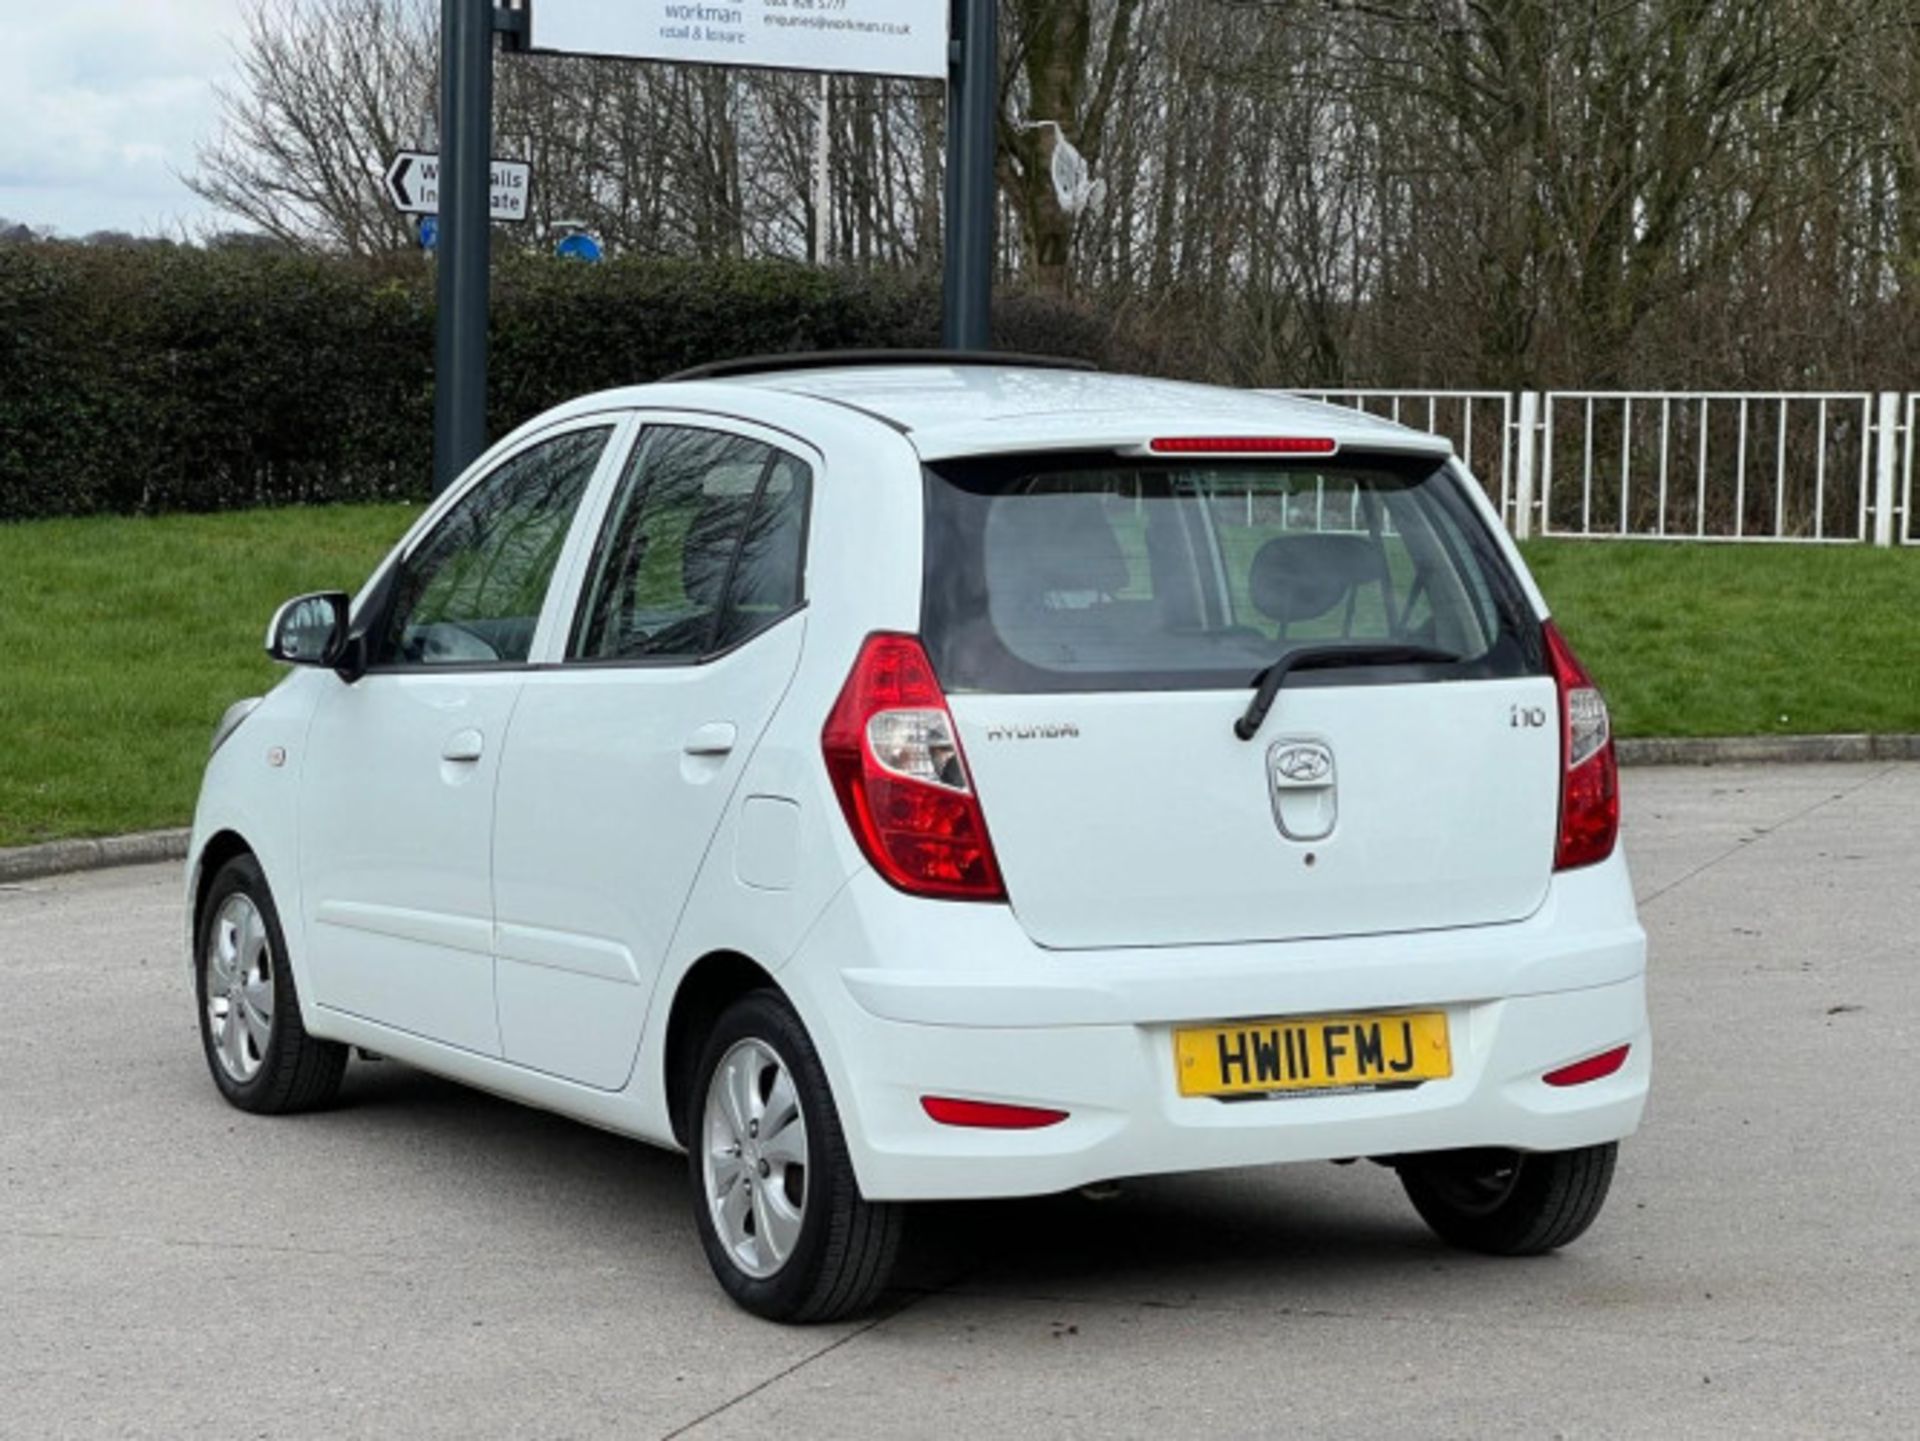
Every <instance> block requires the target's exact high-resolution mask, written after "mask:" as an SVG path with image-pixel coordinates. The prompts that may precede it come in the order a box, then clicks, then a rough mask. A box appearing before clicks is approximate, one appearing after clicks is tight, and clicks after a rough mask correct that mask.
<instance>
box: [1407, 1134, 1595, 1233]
mask: <svg viewBox="0 0 1920 1441" xmlns="http://www.w3.org/2000/svg"><path fill="white" fill-rule="evenodd" d="M1619 1151H1620V1147H1619V1145H1618V1144H1617V1143H1615V1142H1611V1141H1610V1142H1608V1143H1607V1144H1606V1145H1604V1146H1586V1147H1583V1148H1582V1149H1580V1150H1577V1151H1541V1152H1529V1151H1497V1150H1478V1151H1444V1152H1439V1153H1436V1154H1433V1155H1427V1156H1410V1157H1407V1158H1405V1159H1404V1160H1402V1161H1401V1162H1400V1163H1399V1171H1400V1184H1401V1185H1402V1186H1404V1187H1405V1188H1406V1192H1407V1196H1408V1199H1410V1200H1411V1201H1412V1202H1413V1206H1414V1209H1415V1210H1416V1211H1418V1212H1419V1213H1420V1218H1421V1219H1422V1220H1423V1221H1425V1222H1426V1223H1427V1225H1428V1226H1430V1227H1432V1229H1433V1232H1434V1234H1435V1235H1437V1236H1439V1237H1440V1239H1441V1240H1443V1241H1445V1242H1446V1243H1447V1244H1448V1245H1451V1246H1457V1247H1459V1248H1460V1249H1462V1250H1466V1251H1480V1252H1484V1253H1485V1254H1487V1255H1490V1256H1538V1255H1541V1254H1543V1253H1544V1252H1547V1251H1553V1250H1558V1249H1559V1248H1560V1247H1562V1246H1564V1245H1566V1244H1567V1243H1568V1242H1570V1241H1573V1240H1576V1239H1577V1238H1578V1237H1579V1236H1580V1234H1581V1233H1582V1232H1583V1231H1585V1230H1586V1229H1587V1227H1589V1226H1591V1225H1592V1224H1593V1222H1594V1218H1595V1217H1596V1216H1598V1215H1599V1214H1600V1208H1601V1206H1603V1205H1604V1204H1605V1203H1606V1199H1607V1191H1608V1189H1609V1188H1610V1187H1611V1186H1612V1184H1613V1167H1614V1161H1615V1159H1616V1157H1617V1156H1618V1155H1619Z"/></svg>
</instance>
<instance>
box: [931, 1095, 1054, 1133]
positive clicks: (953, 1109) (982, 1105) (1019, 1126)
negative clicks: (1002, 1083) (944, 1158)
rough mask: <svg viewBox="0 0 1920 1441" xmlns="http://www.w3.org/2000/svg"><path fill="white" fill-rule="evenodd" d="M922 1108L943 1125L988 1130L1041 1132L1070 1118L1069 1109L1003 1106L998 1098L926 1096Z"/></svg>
mask: <svg viewBox="0 0 1920 1441" xmlns="http://www.w3.org/2000/svg"><path fill="white" fill-rule="evenodd" d="M920 1107H921V1109H922V1110H924V1111H925V1112H926V1113H927V1114H928V1115H929V1116H931V1117H933V1119H934V1120H936V1121H938V1122H939V1123H940V1124H941V1125H943V1126H973V1127H976V1128H978V1129H981V1130H987V1131H1037V1130H1039V1129H1040V1128H1041V1127H1042V1126H1057V1125H1059V1124H1060V1123H1061V1122H1062V1121H1064V1120H1066V1119H1067V1113H1066V1112H1065V1111H1048V1110H1044V1109H1042V1108H1041V1107H1039V1106H1003V1105H1000V1104H999V1103H998V1102H996V1101H959V1100H955V1099H954V1098H953V1097H951V1096H922V1097H921V1098H920Z"/></svg>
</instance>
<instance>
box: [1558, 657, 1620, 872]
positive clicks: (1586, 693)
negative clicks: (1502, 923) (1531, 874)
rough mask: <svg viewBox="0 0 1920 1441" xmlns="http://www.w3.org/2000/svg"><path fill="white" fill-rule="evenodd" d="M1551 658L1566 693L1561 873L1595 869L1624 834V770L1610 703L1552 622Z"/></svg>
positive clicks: (1562, 711)
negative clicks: (1609, 713)
mask: <svg viewBox="0 0 1920 1441" xmlns="http://www.w3.org/2000/svg"><path fill="white" fill-rule="evenodd" d="M1546 633H1547V655H1548V657H1549V658H1550V659H1551V660H1552V662H1553V680H1554V684H1555V685H1556V686H1558V687H1559V690H1560V754H1561V759H1562V761H1563V762H1564V770H1563V773H1562V775H1561V780H1560V839H1559V843H1558V844H1557V846H1556V847H1555V849H1554V856H1553V865H1554V869H1555V870H1561V871H1570V870H1573V869H1575V868H1577V867H1579V866H1590V865H1593V864H1594V863H1595V862H1597V861H1604V860H1605V859H1606V858H1607V857H1608V856H1610V855H1612V854H1613V846H1614V842H1615V841H1616V840H1618V839H1619V835H1620V766H1619V763H1618V762H1617V761H1616V760H1615V759H1614V754H1613V727H1612V724H1611V723H1610V721H1609V720H1608V717H1607V702H1606V699H1605V697H1603V696H1602V695H1601V694H1600V689H1599V687H1598V686H1596V685H1594V683H1593V677H1592V676H1590V675H1588V674H1587V670H1586V667H1585V666H1583V665H1581V664H1580V660H1579V657H1577V656H1576V655H1574V653H1573V648H1572V647H1571V646H1569V645H1568V644H1567V642H1566V640H1565V638H1564V637H1562V636H1561V634H1560V632H1559V630H1558V628H1556V627H1555V625H1554V624H1553V622H1552V621H1548V622H1547V625H1546Z"/></svg>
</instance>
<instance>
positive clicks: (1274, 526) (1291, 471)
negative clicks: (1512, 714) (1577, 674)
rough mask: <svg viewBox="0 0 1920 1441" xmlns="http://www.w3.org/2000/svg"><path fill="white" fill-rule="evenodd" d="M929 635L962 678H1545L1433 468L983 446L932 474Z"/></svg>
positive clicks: (1445, 475)
mask: <svg viewBox="0 0 1920 1441" xmlns="http://www.w3.org/2000/svg"><path fill="white" fill-rule="evenodd" d="M926 555H927V561H926V583H925V614H924V616H923V618H922V628H923V634H924V636H925V639H926V641H927V645H928V649H929V653H930V655H931V657H932V659H933V662H934V667H935V669H936V670H937V671H938V672H939V674H940V678H941V680H942V682H943V683H944V684H946V685H947V686H949V687H951V688H954V689H959V690H978V691H1001V692H1012V693H1036V692H1039V693H1044V692H1049V691H1098V690H1121V691H1124V690H1161V689H1175V688H1179V689H1232V688H1240V687H1245V686H1247V685H1249V684H1251V683H1252V680H1253V678H1254V676H1255V675H1257V674H1258V673H1259V672H1260V671H1261V670H1263V669H1264V668H1265V667H1266V666H1268V665H1270V664H1271V663H1272V662H1273V661H1275V660H1277V659H1279V658H1280V657H1281V656H1283V655H1285V654H1286V653H1287V652H1288V651H1289V650H1290V649H1294V648H1297V647H1300V646H1307V645H1325V644H1328V643H1335V642H1355V643H1360V642H1374V643H1381V644H1403V645H1415V646H1422V647H1427V648H1430V649H1435V650H1441V651H1445V652H1447V653H1448V654H1450V655H1454V656H1457V657H1459V661H1458V662H1456V663H1454V664H1448V665H1433V666H1428V665H1418V666H1389V667H1380V668H1366V669H1360V668H1349V669H1344V670H1327V671H1310V672H1303V673H1302V674H1301V675H1300V676H1299V677H1298V678H1297V680H1296V681H1295V683H1296V684H1301V685H1309V684H1348V685H1352V684H1372V683H1384V682H1406V681H1408V680H1418V679H1435V680H1440V679H1448V680H1455V679H1477V678H1485V677H1494V676H1515V675H1532V674H1538V673H1540V671H1541V669H1542V667H1543V665H1544V657H1543V654H1542V651H1541V647H1540V627H1539V624H1538V622H1537V620H1536V619H1535V618H1534V616H1533V613H1532V610H1531V608H1530V607H1529V606H1528V604H1527V602H1526V598H1525V595H1524V593H1523V592H1522V591H1521V589H1520V587H1519V585H1518V583H1517V582H1516V580H1515V579H1514V577H1513V575H1512V573H1511V572H1510V570H1509V569H1508V567H1507V564H1506V562H1505V560H1504V558H1503V556H1502V555H1501V552H1500V551H1499V549H1498V548H1497V546H1496V545H1495V543H1494V541H1493V538H1492V537H1491V536H1490V535H1489V534H1488V533H1487V531H1486V528H1485V526H1484V525H1483V524H1482V522H1481V519H1480V517H1479V515H1478V514H1477V513H1476V512H1475V511H1474V510H1473V508H1472V506H1471V505H1470V504H1469V503H1468V501H1467V500H1466V498H1465V497H1464V496H1463V495H1462V494H1461V493H1460V491H1459V490H1458V488H1457V483H1456V481H1455V479H1454V478H1453V476H1452V475H1451V474H1450V473H1449V471H1448V469H1447V468H1446V467H1445V466H1444V465H1438V466H1437V465H1436V464H1435V463H1434V462H1433V461H1432V459H1430V458H1420V459H1409V458H1399V457H1381V458H1366V459H1353V458H1340V459H1336V460H1332V461H1324V462H1313V463H1306V464H1300V463H1294V462H1288V463H1284V464H1279V463H1271V462H1265V461H1259V462H1243V461H1234V462H1208V463H1204V464H1192V463H1180V462H1160V461H1149V462H1139V463H1135V462H1131V461H1120V460H1116V459H1115V458H1114V457H1113V456H1112V455H1110V454H1109V455H1088V456H1065V457H1062V456H1039V457H1013V458H1001V457H994V458H982V459H972V460H965V461H956V462H946V463H942V464H940V465H937V466H934V467H932V468H930V469H929V471H928V475H927V547H926Z"/></svg>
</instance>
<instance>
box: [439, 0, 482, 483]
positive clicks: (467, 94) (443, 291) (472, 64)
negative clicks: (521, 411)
mask: <svg viewBox="0 0 1920 1441" xmlns="http://www.w3.org/2000/svg"><path fill="white" fill-rule="evenodd" d="M493 28H494V19H493V0H441V3H440V240H439V256H440V277H439V303H440V314H439V327H438V334H437V336H436V338H435V345H434V392H433V489H434V493H435V494H436V495H437V494H439V493H440V492H441V491H443V490H445V489H446V488H447V487H448V486H449V485H451V484H453V482H454V480H455V479H456V478H457V477H458V476H459V474H460V472H461V471H463V470H465V469H466V468H467V466H468V465H469V464H471V463H472V462H473V461H474V460H476V459H477V458H478V457H479V455H480V453H481V452H482V451H483V450H485V449H486V448H487V274H488V269H489V266H490V264H491V260H492V256H491V249H492V236H491V234H490V233H489V225H490V222H489V220H488V211H489V205H488V198H487V197H488V191H489V190H490V189H491V188H492V183H491V175H490V171H491V169H492V153H491V152H492V150H493Z"/></svg>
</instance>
